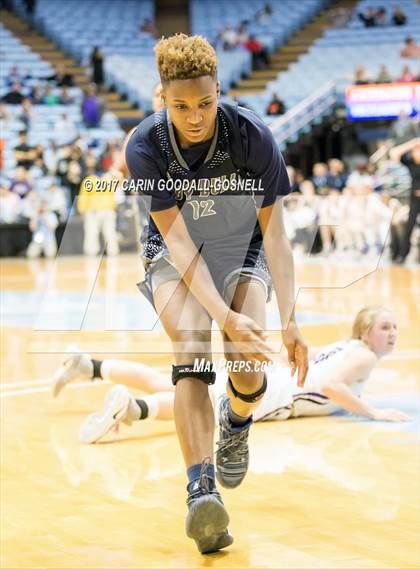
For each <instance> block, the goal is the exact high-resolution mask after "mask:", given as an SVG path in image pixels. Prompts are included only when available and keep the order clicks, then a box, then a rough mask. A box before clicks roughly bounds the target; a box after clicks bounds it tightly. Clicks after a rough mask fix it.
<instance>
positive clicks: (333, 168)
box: [327, 158, 347, 192]
mask: <svg viewBox="0 0 420 569" xmlns="http://www.w3.org/2000/svg"><path fill="white" fill-rule="evenodd" d="M344 169H345V168H344V164H343V162H342V161H341V160H338V158H331V159H330V160H328V170H329V172H328V175H327V186H329V187H330V188H333V189H334V190H337V191H338V192H342V191H343V188H344V187H345V185H346V182H347V175H346V174H345V172H344Z"/></svg>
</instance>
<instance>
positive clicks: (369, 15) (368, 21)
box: [357, 8, 376, 28]
mask: <svg viewBox="0 0 420 569" xmlns="http://www.w3.org/2000/svg"><path fill="white" fill-rule="evenodd" d="M357 16H358V18H359V20H361V21H362V22H363V23H364V25H365V27H366V28H373V27H374V26H376V19H375V11H374V9H373V8H367V9H366V10H365V11H364V12H361V13H359V14H357Z"/></svg>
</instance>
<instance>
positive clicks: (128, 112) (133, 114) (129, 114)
mask: <svg viewBox="0 0 420 569" xmlns="http://www.w3.org/2000/svg"><path fill="white" fill-rule="evenodd" d="M112 112H113V113H114V115H115V116H116V117H117V118H118V119H120V120H121V119H134V120H138V121H139V122H140V120H141V118H142V117H143V113H141V112H140V111H139V110H138V109H124V110H115V111H112Z"/></svg>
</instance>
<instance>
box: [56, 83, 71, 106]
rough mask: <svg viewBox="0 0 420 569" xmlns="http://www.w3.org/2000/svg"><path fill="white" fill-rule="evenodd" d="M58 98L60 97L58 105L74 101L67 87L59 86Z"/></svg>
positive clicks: (69, 103)
mask: <svg viewBox="0 0 420 569" xmlns="http://www.w3.org/2000/svg"><path fill="white" fill-rule="evenodd" d="M59 99H60V105H71V104H72V103H74V99H73V97H72V96H71V95H70V93H69V88H68V87H61V91H60V95H59Z"/></svg>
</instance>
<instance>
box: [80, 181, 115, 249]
mask: <svg viewBox="0 0 420 569" xmlns="http://www.w3.org/2000/svg"><path fill="white" fill-rule="evenodd" d="M106 179H108V181H109V182H111V178H110V177H109V178H106V177H103V178H102V179H101V181H102V182H103V181H104V180H106ZM87 180H89V181H90V183H91V184H92V187H93V188H95V187H96V184H97V183H98V181H99V180H100V179H99V178H98V177H97V176H88V177H87V178H85V180H84V181H83V182H82V185H81V187H80V195H79V199H78V204H77V205H78V209H79V212H80V213H81V214H82V215H83V221H84V232H85V235H84V243H83V250H84V253H85V254H86V255H92V256H95V255H98V253H99V249H100V246H99V237H100V235H101V234H102V236H103V238H104V241H105V246H106V251H107V254H108V255H112V256H114V255H118V253H119V245H118V235H117V230H116V225H117V214H116V209H117V196H116V194H115V191H114V190H113V188H112V187H111V184H110V186H109V189H108V191H100V192H97V191H95V190H92V191H90V190H89V188H87V187H86V185H85V182H86V181H87Z"/></svg>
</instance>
